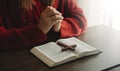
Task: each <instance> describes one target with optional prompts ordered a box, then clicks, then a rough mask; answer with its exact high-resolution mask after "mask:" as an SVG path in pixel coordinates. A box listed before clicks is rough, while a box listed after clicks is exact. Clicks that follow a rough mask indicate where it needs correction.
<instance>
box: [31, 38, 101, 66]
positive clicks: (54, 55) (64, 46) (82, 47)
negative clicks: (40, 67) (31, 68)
mask: <svg viewBox="0 0 120 71" xmlns="http://www.w3.org/2000/svg"><path fill="white" fill-rule="evenodd" d="M30 52H31V53H32V54H34V55H35V56H36V57H37V58H39V59H40V60H42V61H43V62H44V63H45V64H47V65H48V66H49V67H54V66H57V65H60V64H63V63H66V62H69V61H72V60H75V59H78V58H81V57H85V56H89V55H94V54H99V53H100V51H99V50H98V49H97V48H95V47H92V46H90V45H88V44H86V43H85V42H83V41H81V40H79V39H77V38H75V37H70V38H64V39H58V40H57V41H56V42H48V43H46V44H43V45H40V46H35V47H33V48H32V49H31V50H30Z"/></svg>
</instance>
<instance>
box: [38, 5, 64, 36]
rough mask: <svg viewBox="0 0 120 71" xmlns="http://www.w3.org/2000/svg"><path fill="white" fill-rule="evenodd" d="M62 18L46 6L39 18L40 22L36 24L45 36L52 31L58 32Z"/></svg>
mask: <svg viewBox="0 0 120 71" xmlns="http://www.w3.org/2000/svg"><path fill="white" fill-rule="evenodd" d="M62 20H63V16H62V14H61V13H60V12H58V11H57V10H56V9H55V8H54V7H52V6H48V7H47V8H46V9H45V10H44V11H43V12H42V13H41V16H40V21H39V23H38V27H39V29H41V30H42V31H43V32H44V33H45V34H46V33H48V32H49V30H50V29H53V30H54V31H55V32H59V30H60V26H61V22H62Z"/></svg>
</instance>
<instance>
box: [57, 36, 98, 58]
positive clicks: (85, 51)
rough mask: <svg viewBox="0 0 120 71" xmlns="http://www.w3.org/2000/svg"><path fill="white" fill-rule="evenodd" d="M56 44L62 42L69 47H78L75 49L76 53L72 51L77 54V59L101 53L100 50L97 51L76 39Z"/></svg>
mask: <svg viewBox="0 0 120 71" xmlns="http://www.w3.org/2000/svg"><path fill="white" fill-rule="evenodd" d="M56 42H62V43H64V44H66V45H69V46H72V45H77V47H76V48H75V51H71V52H73V53H75V54H76V57H77V58H79V57H83V56H88V55H92V54H96V53H99V50H97V48H94V47H92V46H90V45H88V44H86V43H85V42H83V41H81V40H79V39H77V38H75V37H72V38H66V39H59V40H58V41H56Z"/></svg>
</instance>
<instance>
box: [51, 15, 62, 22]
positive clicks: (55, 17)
mask: <svg viewBox="0 0 120 71" xmlns="http://www.w3.org/2000/svg"><path fill="white" fill-rule="evenodd" d="M50 18H51V21H56V20H63V16H61V15H54V16H52V17H50Z"/></svg>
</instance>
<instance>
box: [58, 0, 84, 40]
mask: <svg viewBox="0 0 120 71" xmlns="http://www.w3.org/2000/svg"><path fill="white" fill-rule="evenodd" d="M62 1H63V2H62V7H61V12H62V14H63V16H64V20H63V22H62V25H61V32H60V33H61V37H62V38H65V37H72V36H78V35H80V34H81V33H83V32H84V31H85V29H86V18H85V16H84V15H83V11H82V9H81V8H79V7H78V5H77V3H76V1H75V0H62Z"/></svg>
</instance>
